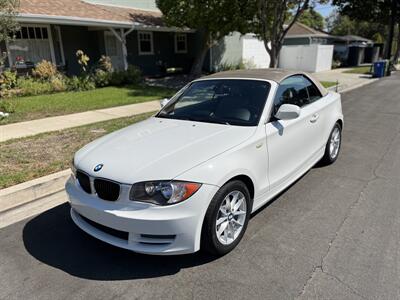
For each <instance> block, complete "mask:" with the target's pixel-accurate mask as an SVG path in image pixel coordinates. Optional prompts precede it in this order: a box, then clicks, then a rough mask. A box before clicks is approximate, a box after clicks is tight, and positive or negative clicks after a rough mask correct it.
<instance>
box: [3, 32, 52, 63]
mask: <svg viewBox="0 0 400 300" xmlns="http://www.w3.org/2000/svg"><path fill="white" fill-rule="evenodd" d="M52 47H53V45H52V40H51V35H50V33H49V27H47V26H40V25H30V26H22V27H21V28H20V30H19V31H17V32H16V33H15V39H14V40H13V41H11V42H9V44H8V51H9V53H10V62H11V64H12V65H15V64H29V63H31V64H36V63H38V62H40V61H42V60H47V61H51V62H54V61H53V60H54V59H53V57H54V54H53V51H54V50H53V48H52Z"/></svg>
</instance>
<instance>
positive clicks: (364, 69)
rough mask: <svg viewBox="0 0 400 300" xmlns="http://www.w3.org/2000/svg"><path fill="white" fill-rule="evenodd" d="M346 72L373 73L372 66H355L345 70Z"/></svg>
mask: <svg viewBox="0 0 400 300" xmlns="http://www.w3.org/2000/svg"><path fill="white" fill-rule="evenodd" d="M343 73H345V74H371V66H361V67H355V68H352V69H350V70H347V71H344V72H343Z"/></svg>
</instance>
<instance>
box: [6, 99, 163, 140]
mask: <svg viewBox="0 0 400 300" xmlns="http://www.w3.org/2000/svg"><path fill="white" fill-rule="evenodd" d="M159 109H160V102H159V101H151V102H143V103H139V104H130V105H124V106H117V107H112V108H106V109H99V110H93V111H87V112H82V113H77V114H70V115H65V116H58V117H50V118H44V119H39V120H33V121H26V122H20V123H13V124H8V125H3V126H0V142H4V141H7V140H10V139H15V138H21V137H26V136H30V135H35V134H38V133H44V132H49V131H56V130H62V129H67V128H71V127H77V126H82V125H87V124H91V123H96V122H101V121H107V120H112V119H118V118H122V117H129V116H134V115H139V114H143V113H148V112H152V111H157V110H159Z"/></svg>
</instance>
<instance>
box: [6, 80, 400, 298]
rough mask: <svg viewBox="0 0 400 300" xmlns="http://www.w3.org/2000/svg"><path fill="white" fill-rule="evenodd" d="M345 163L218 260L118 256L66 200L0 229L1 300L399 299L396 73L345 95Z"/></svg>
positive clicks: (307, 179) (267, 211)
mask: <svg viewBox="0 0 400 300" xmlns="http://www.w3.org/2000/svg"><path fill="white" fill-rule="evenodd" d="M343 106H344V113H345V129H344V143H343V148H342V152H341V156H340V158H339V160H338V161H337V162H336V164H334V165H333V166H330V167H324V168H320V167H315V168H313V169H312V170H311V171H310V172H308V173H307V174H306V175H305V176H304V177H302V178H301V179H300V180H299V181H298V182H297V183H295V184H294V185H293V186H292V187H291V188H289V189H288V190H287V191H286V192H285V193H283V194H282V195H281V196H279V197H278V198H277V199H276V200H275V201H273V202H272V203H270V204H269V205H268V206H266V207H264V208H263V209H262V210H260V211H259V212H258V213H257V214H256V215H254V216H253V217H252V220H251V221H250V223H249V227H248V230H247V232H246V235H245V237H244V239H243V240H242V242H241V243H240V245H239V247H238V248H237V249H236V250H235V251H234V252H232V253H230V254H228V255H226V256H225V257H222V258H219V259H214V258H213V257H209V256H207V255H204V254H201V253H198V254H194V255H187V256H181V257H152V256H144V255H138V254H134V253H131V252H128V251H124V250H120V249H117V248H114V247H112V246H109V245H107V244H104V243H102V242H100V241H97V240H95V239H93V238H91V237H89V236H88V235H86V234H85V233H83V232H81V231H80V230H79V229H77V228H76V227H75V226H74V224H73V223H72V221H71V220H70V217H69V214H68V212H69V208H68V206H67V205H66V204H64V205H61V206H58V207H56V208H54V209H51V210H49V211H46V212H44V213H42V214H40V215H38V216H36V217H34V218H31V219H29V220H26V221H23V222H20V223H17V224H14V225H11V226H9V227H6V228H3V229H1V230H0V298H1V299H64V298H68V299H90V298H98V299H111V298H121V299H134V298H140V299H157V298H162V299H192V298H195V299H204V298H207V299H230V298H235V299H293V298H296V297H300V298H303V299H314V298H318V299H321V298H322V299H399V298H400V134H399V132H400V74H398V75H395V76H392V77H390V78H387V79H384V80H381V81H379V82H376V83H374V84H372V85H369V86H367V87H363V88H360V89H357V90H354V91H352V92H349V93H346V94H344V95H343Z"/></svg>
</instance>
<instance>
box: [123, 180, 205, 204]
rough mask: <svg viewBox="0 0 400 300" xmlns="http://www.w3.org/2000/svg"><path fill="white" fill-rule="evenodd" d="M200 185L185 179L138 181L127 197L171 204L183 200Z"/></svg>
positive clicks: (133, 199)
mask: <svg viewBox="0 0 400 300" xmlns="http://www.w3.org/2000/svg"><path fill="white" fill-rule="evenodd" d="M200 187H201V184H200V183H194V182H186V181H147V182H139V183H135V184H134V185H133V186H132V188H131V191H130V194H129V199H130V200H132V201H140V202H148V203H153V204H157V205H171V204H175V203H179V202H182V201H185V200H186V199H188V198H189V197H190V196H192V195H193V194H194V193H196V192H197V191H198V190H199V188H200Z"/></svg>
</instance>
